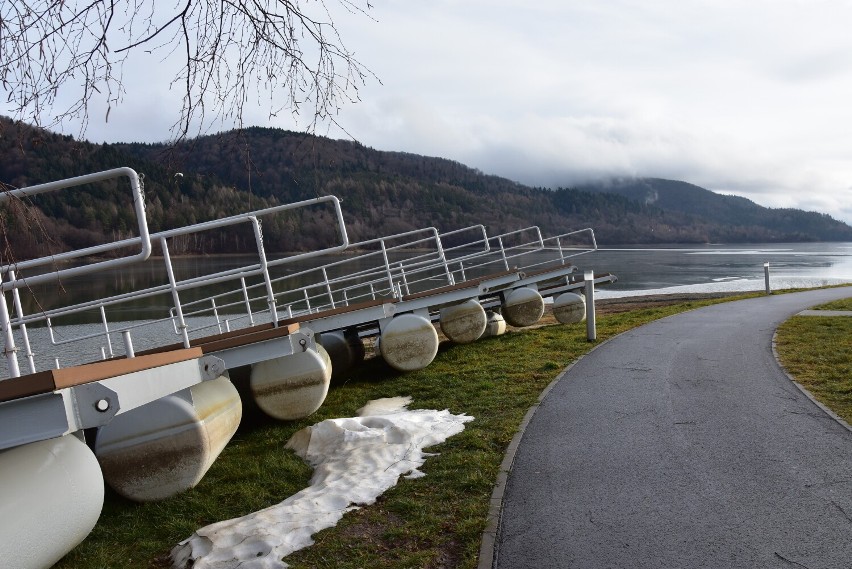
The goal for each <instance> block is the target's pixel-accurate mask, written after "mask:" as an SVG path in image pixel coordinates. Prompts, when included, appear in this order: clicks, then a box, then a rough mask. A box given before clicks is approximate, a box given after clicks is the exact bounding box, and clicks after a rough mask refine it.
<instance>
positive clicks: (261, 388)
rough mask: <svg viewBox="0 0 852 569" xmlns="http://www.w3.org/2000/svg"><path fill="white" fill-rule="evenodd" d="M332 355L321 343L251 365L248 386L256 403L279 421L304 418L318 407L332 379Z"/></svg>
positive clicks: (323, 399)
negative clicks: (314, 347) (314, 348)
mask: <svg viewBox="0 0 852 569" xmlns="http://www.w3.org/2000/svg"><path fill="white" fill-rule="evenodd" d="M331 369H332V366H331V359H330V358H329V356H328V353H327V352H326V351H325V350H324V349H323V347H322V346H320V345H317V349H316V350H312V349H308V350H305V351H304V352H298V353H295V354H293V355H290V356H284V357H281V358H276V359H272V360H266V361H263V362H259V363H256V364H254V365H253V366H252V367H251V378H250V379H249V387H250V389H251V393H252V396H253V397H254V400H255V402H256V403H257V406H258V407H260V408H261V410H263V412H264V413H266V414H267V415H269V416H270V417H272V418H274V419H278V420H281V421H294V420H296V419H304V418H305V417H307V416H308V415H310V414H311V413H313V412H314V411H316V410H317V409H319V408H320V405H322V403H323V401H325V396H326V395H327V394H328V386H329V383H330V382H331Z"/></svg>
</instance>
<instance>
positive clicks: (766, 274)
mask: <svg viewBox="0 0 852 569" xmlns="http://www.w3.org/2000/svg"><path fill="white" fill-rule="evenodd" d="M763 282H764V284H765V285H766V294H772V290H771V289H770V288H769V263H768V262H766V263H763Z"/></svg>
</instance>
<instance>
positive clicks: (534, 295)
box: [503, 287, 544, 327]
mask: <svg viewBox="0 0 852 569" xmlns="http://www.w3.org/2000/svg"><path fill="white" fill-rule="evenodd" d="M543 314H544V299H543V298H541V295H540V294H539V293H538V291H537V290H534V289H531V288H528V287H521V288H516V289H515V290H513V291H512V292H510V293H509V294H507V295H506V299H505V300H504V301H503V318H505V319H506V322H507V323H509V324H510V325H512V326H516V327H523V326H532V325H533V324H535V323H536V322H538V321H539V320H540V319H541V317H542V315H543Z"/></svg>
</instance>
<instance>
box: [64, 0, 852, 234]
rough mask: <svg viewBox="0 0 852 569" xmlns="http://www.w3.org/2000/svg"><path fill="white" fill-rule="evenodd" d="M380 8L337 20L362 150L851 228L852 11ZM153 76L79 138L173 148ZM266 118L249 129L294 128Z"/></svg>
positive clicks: (536, 2)
mask: <svg viewBox="0 0 852 569" xmlns="http://www.w3.org/2000/svg"><path fill="white" fill-rule="evenodd" d="M372 4H373V8H372V9H371V10H370V14H371V16H372V18H374V19H372V20H371V19H370V18H367V17H364V16H360V15H359V16H348V15H339V16H338V19H337V24H338V27H339V29H340V32H341V35H342V37H343V39H344V42H345V44H346V46H347V47H348V48H349V49H351V50H354V51H355V53H356V56H357V57H358V59H359V60H360V61H361V62H362V63H364V64H365V65H366V66H367V67H369V68H370V69H371V70H372V71H373V72H374V73H375V74H376V75H377V76H378V77H379V79H380V80H381V84H380V83H379V82H377V81H374V80H373V81H369V82H368V84H367V85H366V86H365V87H363V88H361V90H360V92H361V99H362V101H361V102H360V103H357V104H355V105H350V106H347V107H345V108H344V109H343V110H342V112H341V114H340V116H339V119H338V120H339V121H340V123H341V124H342V125H343V126H345V127H346V129H347V130H348V132H349V133H351V135H352V136H353V137H355V138H356V139H357V140H358V141H359V142H362V143H363V144H365V145H367V146H371V147H373V148H376V149H380V150H399V151H406V152H413V153H418V154H425V155H430V156H440V157H445V158H450V159H453V160H457V161H459V162H462V163H464V164H467V165H469V166H472V167H476V168H479V169H481V170H483V171H484V172H486V173H491V174H497V175H500V176H505V177H508V178H511V179H513V180H517V181H519V182H522V183H525V184H530V185H538V186H550V187H556V186H567V187H570V186H571V185H573V184H576V183H580V182H583V181H587V180H591V179H597V178H602V177H608V176H654V177H662V178H672V179H678V180H684V181H688V182H691V183H694V184H697V185H700V186H703V187H706V188H708V189H711V190H713V191H717V192H721V193H731V194H737V195H742V196H745V197H748V198H750V199H752V200H754V201H755V202H757V203H759V204H761V205H765V206H770V207H798V208H802V209H807V210H816V211H820V212H824V213H828V214H830V215H832V216H834V217H836V218H839V219H843V220H844V221H846V222H850V223H852V31H850V28H849V26H850V22H852V2H850V1H849V0H750V1H748V2H743V1H741V0H738V1H733V0H707V1H704V0H666V1H662V0H636V1H634V0H582V1H581V0H487V1H486V0H430V1H429V2H411V1H410V0H373V1H372ZM157 75H159V73H158V72H157V71H156V66H152V65H151V64H150V63H149V64H146V65H145V66H144V71H141V70H140V71H138V72H136V73H133V74H132V76H131V77H128V85H129V86H131V88H130V90H129V91H130V92H129V93H128V95H127V97H126V99H125V101H124V104H123V105H122V106H120V107H118V108H116V109H113V110H112V112H111V114H110V121H109V124H104V122H103V118H102V117H100V116H94V117H93V118H92V120H91V123H90V124H89V127H88V131H87V134H86V138H88V139H90V140H92V141H95V142H101V141H120V140H134V141H163V140H166V139H168V138H169V132H168V129H169V126H170V125H171V124H172V123H173V122H174V120H175V118H176V115H175V107H174V105H176V103H174V102H170V99H169V94H168V90H167V83H168V77H167V74H163V75H164V76H163V79H162V84H159V85H158V84H157V81H155V80H154V78H156V76H157ZM267 111H268V109H265V108H264V109H258V111H257V113H256V114H255V113H252V114H251V115H250V116H248V117H247V121H246V122H247V124H257V125H263V126H278V127H281V128H288V129H294V128H298V125H295V124H294V123H293V122H292V120H291V118H290V116H289V115H283V116H282V117H281V118H278V119H276V120H275V121H273V122H270V121H269V120H268V118H267V116H268V115H267ZM66 126H67V128H66V130H67V131H68V132H71V133H73V130H74V125H66ZM228 126H229V125H224V128H227V127H228ZM325 133H326V131H321V134H325ZM329 134H330V135H331V136H332V137H334V138H343V137H344V136H345V135H343V134H342V133H340V132H338V131H330V132H329Z"/></svg>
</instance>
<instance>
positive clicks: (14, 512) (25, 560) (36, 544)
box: [0, 435, 104, 569]
mask: <svg viewBox="0 0 852 569" xmlns="http://www.w3.org/2000/svg"><path fill="white" fill-rule="evenodd" d="M0 488H2V489H3V490H2V491H3V499H2V500H0V560H2V561H0V565H2V566H3V567H15V568H16V569H44V568H45V567H51V566H52V565H53V564H54V563H56V562H57V561H59V560H60V559H61V558H62V557H63V556H64V555H65V554H66V553H68V552H69V551H71V550H72V549H74V547H76V546H77V544H79V543H80V542H81V541H83V540H84V539H85V538H86V536H87V535H89V532H90V531H92V528H93V527H95V523H96V522H97V521H98V517H99V516H100V515H101V508H102V507H103V503H104V479H103V477H102V476H101V469H100V468H99V467H98V461H97V459H95V455H94V454H92V451H91V450H90V449H89V447H87V446H86V444H85V443H84V442H83V441H81V440H80V439H78V438H77V437H76V436H74V435H65V436H63V437H59V438H55V439H48V440H46V441H39V442H35V443H30V444H27V445H23V446H19V447H15V448H11V449H8V450H4V451H0Z"/></svg>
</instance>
